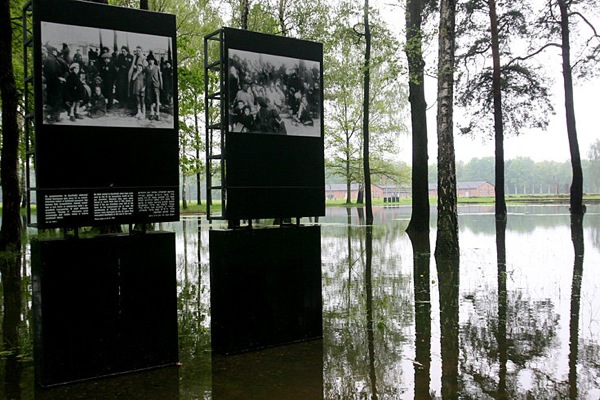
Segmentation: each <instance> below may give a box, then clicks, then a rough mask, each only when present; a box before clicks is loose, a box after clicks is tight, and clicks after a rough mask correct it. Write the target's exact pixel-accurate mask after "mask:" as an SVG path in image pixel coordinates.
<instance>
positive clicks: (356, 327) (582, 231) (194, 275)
mask: <svg viewBox="0 0 600 400" xmlns="http://www.w3.org/2000/svg"><path fill="white" fill-rule="evenodd" d="M327 211H328V214H329V215H328V217H326V218H322V219H320V223H321V224H322V226H321V232H322V240H321V245H322V246H321V249H322V269H323V275H322V282H323V292H322V293H323V306H324V310H323V326H324V338H323V341H322V346H320V343H319V342H313V343H307V344H306V345H301V346H296V347H294V348H291V347H290V348H289V349H288V348H280V349H279V348H276V349H271V351H264V352H258V353H256V354H247V355H246V356H245V357H240V358H238V359H236V360H237V361H240V360H242V361H243V360H246V359H251V360H252V362H245V363H243V365H239V367H240V370H243V371H247V372H248V374H247V375H245V372H244V374H242V376H243V377H247V378H248V379H247V380H245V379H244V380H241V378H239V376H240V374H233V373H230V372H232V369H231V368H229V367H230V366H231V365H229V364H227V363H225V364H224V365H225V367H227V368H226V369H223V370H218V371H214V370H213V364H212V361H213V358H212V355H211V352H210V332H209V330H208V327H209V321H210V307H209V304H210V287H209V285H208V282H209V279H208V277H209V268H208V265H209V254H208V230H209V229H211V228H209V226H208V224H206V221H205V220H204V222H203V225H202V224H201V223H200V221H199V220H196V218H190V217H186V218H184V219H183V220H182V221H181V222H180V223H173V224H164V229H166V230H172V231H175V232H176V235H177V257H178V258H177V274H178V278H177V279H178V286H177V290H178V314H179V332H180V337H179V344H180V360H181V363H182V366H181V367H180V368H179V369H176V370H156V371H154V372H152V373H144V374H141V375H137V374H135V375H134V376H124V377H120V378H114V379H108V380H102V381H100V382H91V383H88V384H87V386H85V385H83V386H70V385H69V386H66V387H64V388H61V389H60V390H56V391H48V392H43V395H40V393H39V392H38V393H37V394H36V391H35V390H34V389H33V367H32V360H31V353H32V350H31V344H32V337H31V334H30V332H31V311H30V309H29V307H30V303H31V299H30V297H29V296H30V294H29V293H30V272H29V266H28V264H27V262H28V260H27V259H26V258H24V257H25V255H26V254H27V251H23V257H22V258H21V260H20V262H21V265H20V267H17V268H16V270H19V271H20V279H19V281H20V282H19V284H18V285H12V284H11V283H10V282H8V281H3V282H2V286H0V288H2V290H1V291H0V298H1V299H2V302H3V304H5V305H4V306H3V307H2V308H1V309H0V317H1V318H2V322H3V326H2V332H0V334H2V341H3V342H2V343H3V350H4V349H6V348H7V347H6V346H7V345H6V344H5V341H7V340H8V341H9V342H11V343H15V337H14V335H15V334H14V332H17V338H16V340H18V351H17V354H16V357H13V358H11V357H7V353H1V354H0V398H11V399H12V398H14V399H22V400H34V399H35V400H56V399H66V398H90V396H91V395H90V393H92V394H98V395H100V394H102V395H106V396H108V395H114V394H115V393H116V394H120V395H121V396H127V397H121V398H128V399H138V398H139V399H144V400H152V399H158V398H161V399H164V398H177V397H178V398H179V399H181V400H187V399H198V398H203V399H209V398H214V397H213V396H214V395H218V393H216V392H215V391H214V388H215V387H219V388H220V389H224V390H225V392H219V393H230V390H231V389H236V388H241V389H240V398H244V390H243V389H244V387H245V386H244V385H254V382H257V383H256V384H257V385H258V383H260V385H262V389H264V390H262V389H261V390H260V392H261V393H265V395H267V394H268V393H277V394H278V395H281V397H280V398H291V399H293V398H301V397H299V396H300V394H303V395H306V393H307V391H306V390H304V391H302V390H301V389H302V387H305V389H306V388H307V387H310V388H311V391H310V396H308V397H306V396H305V397H304V398H320V397H319V393H318V392H319V388H320V387H322V397H323V398H325V399H370V398H374V397H375V396H376V397H377V398H378V399H419V400H420V399H434V398H435V399H440V398H461V399H477V400H480V399H526V398H530V399H536V400H537V399H569V398H570V399H575V398H577V399H588V398H589V399H598V398H600V362H599V361H598V360H600V274H598V271H597V268H594V267H595V266H596V265H600V244H599V243H600V240H598V237H600V234H599V233H598V232H600V228H599V227H600V207H599V206H589V207H588V212H587V213H586V216H585V221H584V223H583V224H578V223H571V221H570V220H569V218H570V216H569V213H568V208H567V207H566V206H548V207H546V206H543V207H540V206H537V207H531V206H519V207H514V208H511V207H509V217H508V224H507V225H501V224H497V225H495V224H494V221H495V219H494V215H493V212H494V210H493V207H492V208H491V209H490V210H486V209H485V208H484V207H476V206H470V207H469V209H468V213H465V214H461V215H460V216H459V223H460V235H461V237H460V238H461V242H460V243H461V258H460V267H459V266H458V265H455V264H452V263H449V262H447V260H442V261H439V260H436V264H435V265H436V268H437V276H436V273H435V271H431V272H430V268H431V266H430V263H431V255H430V250H429V247H430V243H429V237H430V236H431V235H433V233H434V231H433V228H434V227H432V232H431V235H426V236H425V237H421V238H409V237H408V235H407V234H406V233H404V229H405V227H406V224H407V223H408V218H409V216H410V213H409V211H407V210H405V209H403V208H401V207H397V208H392V207H390V208H387V209H380V210H377V209H376V210H375V220H376V221H377V223H376V224H375V225H374V226H373V227H372V228H371V229H367V227H365V226H364V225H361V215H360V213H359V212H358V210H356V209H350V208H348V209H346V208H339V209H328V210H327ZM575 222H577V221H575ZM265 224H266V223H265ZM217 227H218V226H217ZM411 239H412V240H411ZM569 239H573V240H572V241H571V240H569ZM583 243H585V244H586V254H585V258H584V257H583ZM572 249H575V258H574V259H573V256H572V255H573V250H572ZM573 260H574V262H573ZM3 279H6V278H4V277H3ZM459 283H460V285H459ZM82 284H84V283H82ZM436 286H438V287H436ZM11 287H12V288H13V289H11ZM15 293H16V294H17V297H15ZM567 293H569V295H567ZM11 296H12V297H11ZM18 296H20V298H21V305H20V306H10V304H18V301H19V300H18ZM17 309H18V311H17V313H18V318H17V317H15V314H14V313H13V311H14V310H17ZM11 310H13V311H11ZM9 321H13V322H12V323H9ZM11 335H12V336H11ZM293 349H297V350H299V351H298V353H297V354H296V353H294V352H293V351H292V350H293ZM282 352H285V353H286V354H288V357H287V358H282V357H281V354H282ZM285 360H290V361H289V362H288V361H285ZM319 360H322V363H319ZM225 361H227V362H229V363H231V362H233V361H234V359H228V360H225ZM258 361H260V362H261V364H260V365H258V364H255V363H256V362H258ZM218 365H221V366H223V365H222V364H218ZM261 365H262V366H261ZM309 365H312V366H313V367H314V366H315V365H316V366H317V367H316V368H305V367H307V366H309ZM319 365H321V366H319ZM265 366H271V367H273V368H270V369H269V368H263V367H265ZM241 367H243V368H241ZM224 371H225V372H224ZM264 371H270V372H268V377H267V378H268V379H261V377H260V376H257V375H256V374H260V373H263V374H264V373H265V372H264ZM302 371H304V372H302ZM319 371H321V373H319ZM136 377H137V378H136ZM232 377H233V378H232ZM236 382H237V383H236ZM242 383H243V385H242ZM223 385H226V386H223ZM269 385H272V387H269ZM286 385H290V386H289V387H288V386H286ZM283 387H287V388H288V389H287V390H282V388H283ZM99 388H106V389H101V390H100V389H99ZM109 388H110V389H109ZM315 388H316V389H315ZM220 389H219V390H220ZM257 390H258V388H257ZM257 390H254V391H253V392H252V391H247V393H257ZM76 393H78V394H79V395H80V397H76V395H75V394H76ZM86 395H87V396H88V397H85V396H86ZM161 396H162V397H161ZM311 396H312V397H311ZM109 398H116V397H109Z"/></svg>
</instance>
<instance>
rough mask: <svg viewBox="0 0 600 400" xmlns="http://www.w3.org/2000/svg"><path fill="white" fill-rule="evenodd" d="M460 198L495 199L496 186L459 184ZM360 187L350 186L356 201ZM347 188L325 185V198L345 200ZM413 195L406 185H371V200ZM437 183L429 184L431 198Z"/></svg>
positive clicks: (435, 192)
mask: <svg viewBox="0 0 600 400" xmlns="http://www.w3.org/2000/svg"><path fill="white" fill-rule="evenodd" d="M457 186H458V187H457V192H458V193H457V196H458V197H494V196H495V194H496V190H495V186H494V185H492V184H491V183H489V182H487V181H478V182H458V184H457ZM358 189H359V185H358V184H357V183H353V184H352V185H350V198H351V199H353V200H354V199H356V197H357V196H358ZM347 190H348V189H347V186H346V184H345V183H330V184H325V197H326V198H327V200H344V199H346V196H347ZM411 195H412V192H411V188H410V186H406V185H395V186H394V185H382V186H379V185H371V198H373V199H389V200H390V201H398V200H399V199H408V198H410V197H411ZM437 195H438V193H437V183H430V184H429V196H432V197H437Z"/></svg>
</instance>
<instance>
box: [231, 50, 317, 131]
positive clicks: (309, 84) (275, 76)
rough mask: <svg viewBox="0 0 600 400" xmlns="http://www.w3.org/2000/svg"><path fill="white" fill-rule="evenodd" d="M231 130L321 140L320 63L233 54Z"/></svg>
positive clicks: (258, 55)
mask: <svg viewBox="0 0 600 400" xmlns="http://www.w3.org/2000/svg"><path fill="white" fill-rule="evenodd" d="M228 68H229V70H228V81H227V84H228V96H229V129H230V131H232V132H258V133H270V134H277V135H296V136H320V135H321V123H320V120H321V98H320V95H321V91H320V76H321V71H320V63H319V62H316V61H309V60H300V59H292V58H288V57H281V56H274V55H269V54H261V53H252V52H247V51H242V50H234V49H230V50H229V65H228Z"/></svg>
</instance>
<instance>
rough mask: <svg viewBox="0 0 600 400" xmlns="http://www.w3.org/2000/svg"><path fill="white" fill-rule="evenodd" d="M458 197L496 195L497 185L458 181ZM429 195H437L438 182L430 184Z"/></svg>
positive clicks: (484, 182) (483, 182)
mask: <svg viewBox="0 0 600 400" xmlns="http://www.w3.org/2000/svg"><path fill="white" fill-rule="evenodd" d="M457 186H458V187H457V188H456V189H457V193H456V195H457V196H458V197H494V196H495V195H496V187H495V186H494V185H492V184H491V183H489V182H486V181H479V182H458V183H457ZM429 195H430V196H434V197H435V196H437V195H438V193H437V183H430V184H429Z"/></svg>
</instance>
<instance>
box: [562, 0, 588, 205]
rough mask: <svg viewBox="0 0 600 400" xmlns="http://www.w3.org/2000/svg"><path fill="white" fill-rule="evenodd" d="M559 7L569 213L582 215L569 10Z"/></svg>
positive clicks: (581, 181) (579, 158) (565, 6)
mask: <svg viewBox="0 0 600 400" xmlns="http://www.w3.org/2000/svg"><path fill="white" fill-rule="evenodd" d="M558 6H559V8H560V17H561V19H560V27H561V35H562V65H563V80H564V86H565V111H566V114H567V135H568V137H569V149H570V150H571V167H572V169H573V182H572V183H571V214H578V215H583V214H584V213H585V208H584V206H583V170H582V167H581V156H580V154H579V143H578V142H577V126H576V124H575V105H574V100H573V75H572V71H571V45H570V42H569V40H570V39H569V34H570V30H569V10H568V6H567V4H566V1H565V0H558Z"/></svg>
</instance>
